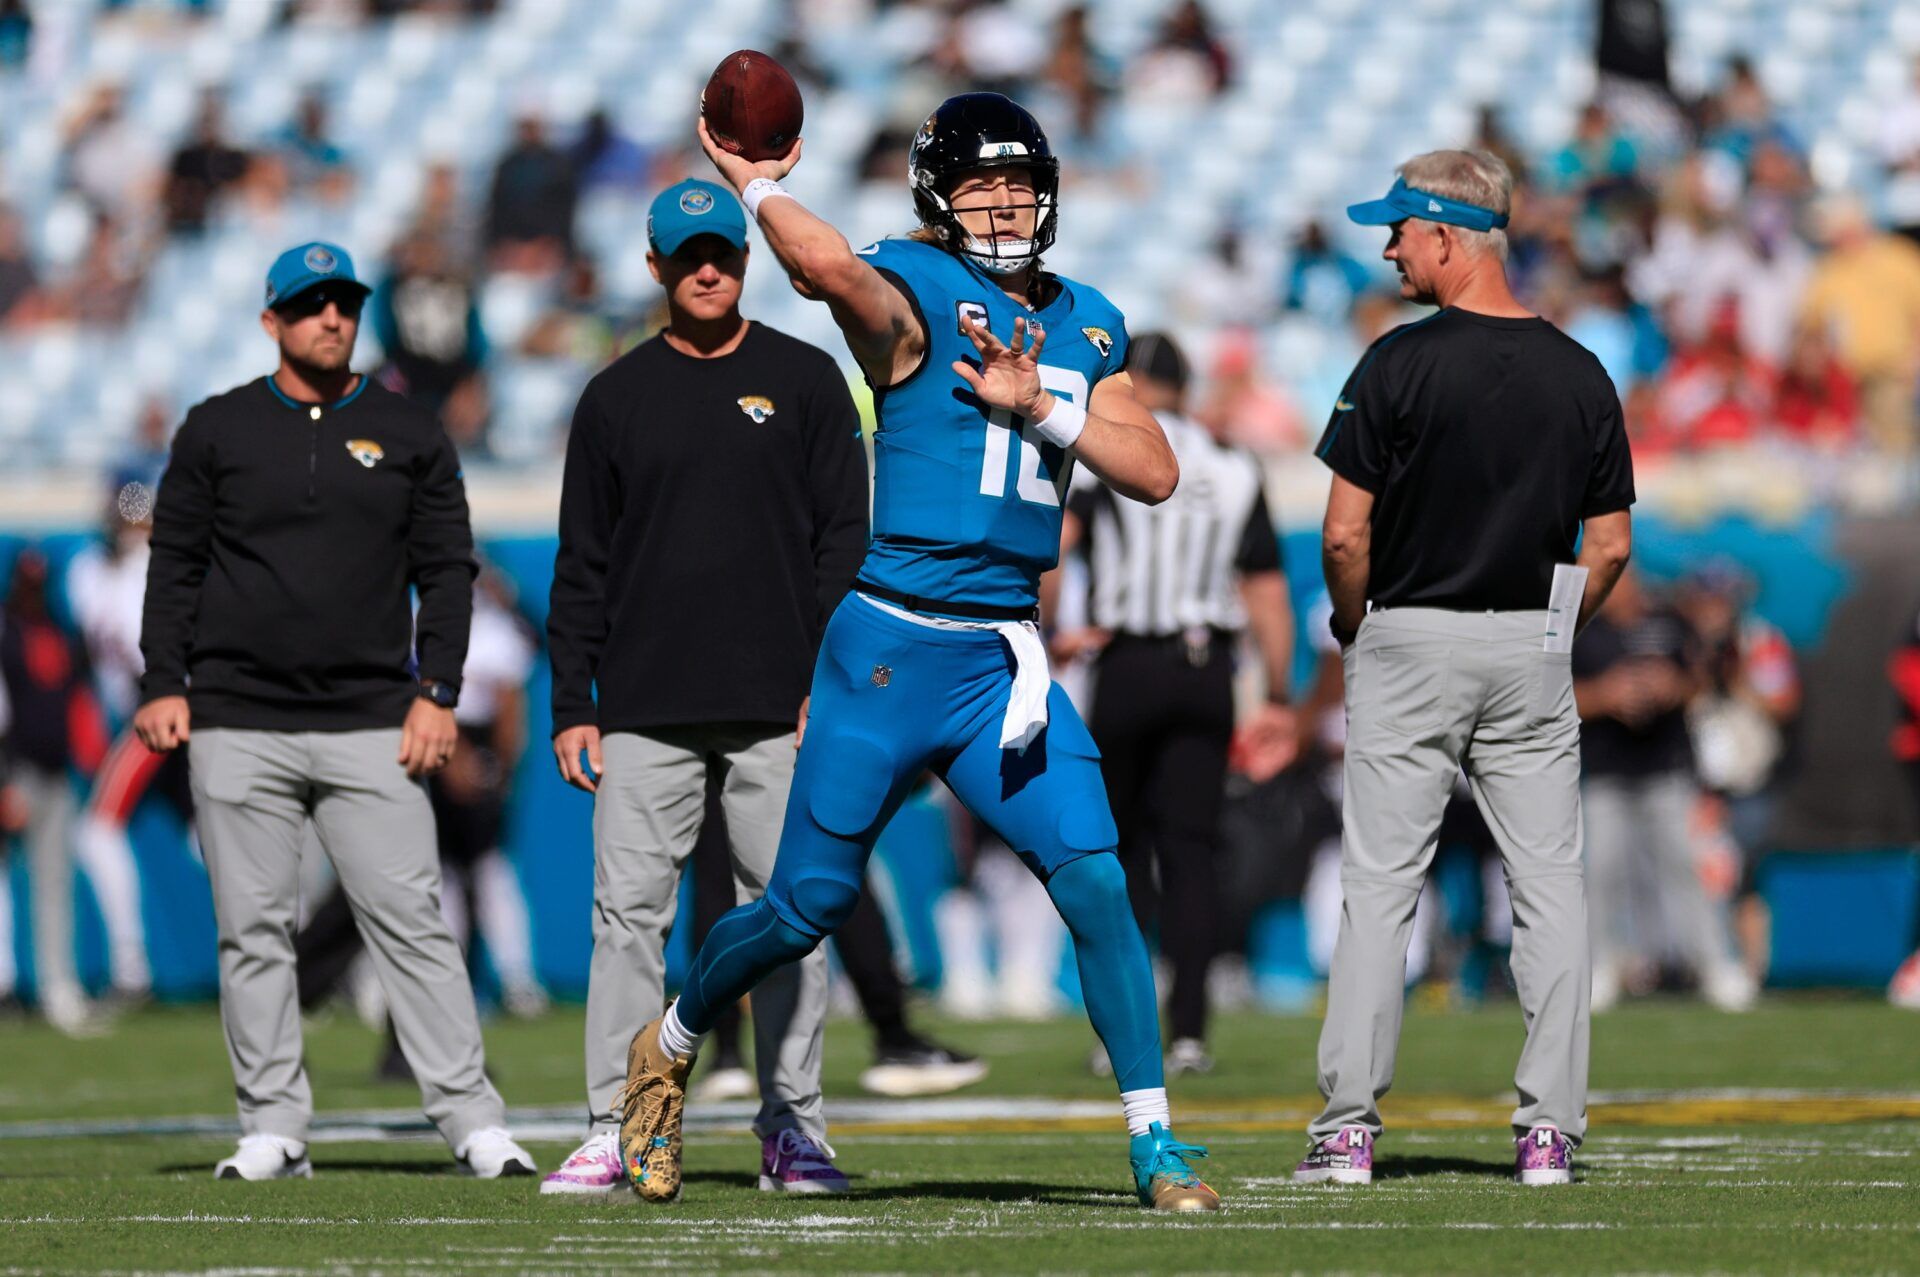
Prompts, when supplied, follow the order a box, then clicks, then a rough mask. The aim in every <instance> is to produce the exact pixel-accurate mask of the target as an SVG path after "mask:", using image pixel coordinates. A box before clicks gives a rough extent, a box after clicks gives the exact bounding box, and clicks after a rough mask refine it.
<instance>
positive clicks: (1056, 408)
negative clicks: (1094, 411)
mask: <svg viewBox="0 0 1920 1277" xmlns="http://www.w3.org/2000/svg"><path fill="white" fill-rule="evenodd" d="M1033 428H1034V429H1035V430H1037V431H1039V432H1040V437H1041V438H1042V439H1045V440H1046V441H1047V442H1048V443H1051V444H1055V445H1057V446H1058V447H1062V448H1071V447H1073V445H1074V442H1075V441H1076V440H1078V439H1079V438H1080V432H1081V431H1082V430H1085V429H1086V428H1087V410H1086V409H1085V408H1082V407H1081V406H1080V405H1079V404H1077V403H1075V402H1073V400H1071V399H1063V398H1061V397H1060V396H1059V395H1055V396H1054V397H1053V411H1052V412H1050V413H1048V414H1047V415H1046V416H1044V417H1042V418H1041V419H1040V420H1038V421H1036V422H1034V423H1033Z"/></svg>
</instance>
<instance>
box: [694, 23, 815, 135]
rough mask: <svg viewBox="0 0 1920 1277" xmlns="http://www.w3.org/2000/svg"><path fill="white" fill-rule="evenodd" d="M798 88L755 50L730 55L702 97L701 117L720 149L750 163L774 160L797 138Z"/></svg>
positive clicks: (789, 77) (715, 71)
mask: <svg viewBox="0 0 1920 1277" xmlns="http://www.w3.org/2000/svg"><path fill="white" fill-rule="evenodd" d="M802 112H803V107H802V106H801V103H800V86H799V85H797V84H795V83H794V82H793V77H792V76H791V75H789V74H788V73H787V69H786V68H785V67H783V66H781V65H780V64H779V63H778V62H776V61H774V60H773V59H772V58H770V57H768V56H767V55H766V54H764V53H761V52H759V51H758V50H756V49H741V50H739V51H738V52H736V53H729V54H728V55H727V56H726V57H725V58H723V59H722V60H721V62H720V65H719V66H717V67H715V68H714V69H713V75H712V76H711V77H710V78H709V79H708V80H707V87H706V88H705V89H703V90H702V91H701V93H700V115H701V117H702V118H703V119H705V120H706V122H707V131H708V132H709V133H711V134H712V135H713V140H714V142H715V143H716V144H718V146H719V147H720V149H721V150H723V151H731V152H732V153H733V154H735V155H738V156H741V157H743V158H745V159H749V160H755V161H759V160H777V159H779V158H780V157H781V156H783V155H785V154H786V153H787V151H788V150H789V149H791V148H792V146H793V139H795V138H796V137H799V136H800V120H801V115H802Z"/></svg>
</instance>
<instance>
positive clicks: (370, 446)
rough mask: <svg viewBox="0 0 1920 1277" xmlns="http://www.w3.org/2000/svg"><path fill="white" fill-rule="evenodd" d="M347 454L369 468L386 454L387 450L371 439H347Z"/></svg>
mask: <svg viewBox="0 0 1920 1277" xmlns="http://www.w3.org/2000/svg"><path fill="white" fill-rule="evenodd" d="M347 455H348V456H350V457H352V458H353V459H354V460H355V461H358V462H359V463H360V464H361V465H363V466H365V467H366V468H367V469H369V470H371V469H373V468H374V466H376V465H378V464H379V463H380V459H381V458H382V457H384V456H386V455H387V450H386V449H385V448H382V447H381V446H380V445H379V444H377V443H375V442H374V441H373V440H371V439H349V440H347Z"/></svg>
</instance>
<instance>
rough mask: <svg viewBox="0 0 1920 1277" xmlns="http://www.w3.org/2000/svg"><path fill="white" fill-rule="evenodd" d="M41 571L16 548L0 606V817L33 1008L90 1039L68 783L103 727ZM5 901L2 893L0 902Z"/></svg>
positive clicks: (91, 761) (81, 657)
mask: <svg viewBox="0 0 1920 1277" xmlns="http://www.w3.org/2000/svg"><path fill="white" fill-rule="evenodd" d="M47 575H48V573H47V560H46V556H45V555H44V554H42V553H41V552H40V551H39V550H37V549H28V550H23V551H21V552H20V554H19V556H18V557H17V558H15V559H14V562H13V579H12V580H11V581H10V582H9V583H8V586H7V595H6V601H5V604H4V606H0V684H4V690H5V699H6V705H7V710H8V713H7V719H6V724H5V726H6V736H5V738H4V739H3V740H0V775H4V780H5V786H6V791H7V797H6V801H5V802H3V803H0V808H3V809H4V815H3V816H0V819H4V820H5V822H6V823H7V824H10V825H12V826H13V827H14V828H15V829H17V831H18V833H19V835H20V838H21V840H22V841H23V842H24V843H25V844H26V850H27V874H28V877H29V878H30V879H31V882H32V890H33V964H34V972H35V979H36V981H37V985H38V992H39V1003H40V1013H41V1014H42V1015H44V1016H45V1017H46V1018H47V1022H48V1023H49V1024H51V1025H53V1027H54V1028H56V1029H59V1030H60V1031H61V1032H62V1033H65V1034H67V1035H69V1036H71V1037H88V1036H92V1035H93V1034H95V1033H98V1032H99V1031H100V1030H101V1029H102V1028H103V1027H104V1025H103V1022H102V1021H101V1019H100V1017H99V1015H98V1013H97V1012H96V1011H95V1009H94V1007H93V1006H92V1005H91V1004H90V1003H89V1002H88V1001H87V996H86V993H85V991H84V990H83V989H82V988H81V987H80V977H79V975H78V973H77V972H76V971H75V969H74V956H73V820H74V814H75V808H76V807H77V805H78V804H77V801H76V799H75V796H74V788H73V782H74V777H75V775H76V774H78V775H80V776H90V775H92V774H93V773H94V771H95V769H96V768H98V766H99V765H100V759H101V756H102V754H104V753H105V751H106V746H107V732H106V721H105V719H104V718H102V716H101V713H100V706H99V702H98V701H96V700H95V699H94V696H93V691H92V688H91V687H90V685H89V683H88V680H87V674H88V669H87V654H86V649H85V648H84V647H83V646H82V645H81V643H80V641H79V640H78V639H76V638H74V637H72V636H71V635H69V634H67V632H66V631H65V630H63V629H61V627H60V625H59V624H58V623H57V622H56V621H55V619H54V616H53V612H52V609H51V608H50V606H49V604H48V594H47V590H48V586H47ZM0 829H4V826H0ZM6 904H7V901H6V899H5V893H0V906H4V905H6ZM9 921H11V919H9ZM8 930H9V934H8V936H7V940H8V942H9V948H11V941H12V935H11V934H10V933H11V928H10V927H9V929H8ZM11 957H12V955H11V953H9V954H8V958H9V963H8V965H9V966H10V965H11V961H10V959H11Z"/></svg>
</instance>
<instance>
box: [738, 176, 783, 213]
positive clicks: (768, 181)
mask: <svg viewBox="0 0 1920 1277" xmlns="http://www.w3.org/2000/svg"><path fill="white" fill-rule="evenodd" d="M776 195H786V197H787V198H788V199H792V198H793V196H791V195H787V193H786V191H785V190H784V189H782V188H781V186H780V183H778V182H776V181H774V180H773V179H772V178H770V177H756V178H754V179H753V180H752V181H751V182H748V183H747V189H746V190H744V191H741V192H740V202H741V203H742V204H745V205H746V206H747V216H748V217H751V218H753V219H754V220H756V221H758V220H759V217H760V206H761V205H762V204H764V203H765V202H766V201H768V200H770V199H772V198H773V197H774V196H776Z"/></svg>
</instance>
